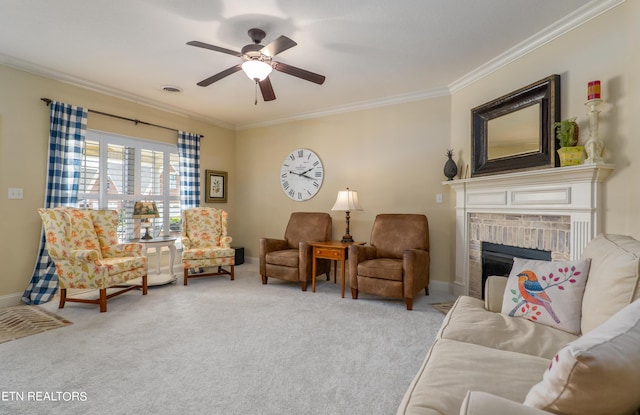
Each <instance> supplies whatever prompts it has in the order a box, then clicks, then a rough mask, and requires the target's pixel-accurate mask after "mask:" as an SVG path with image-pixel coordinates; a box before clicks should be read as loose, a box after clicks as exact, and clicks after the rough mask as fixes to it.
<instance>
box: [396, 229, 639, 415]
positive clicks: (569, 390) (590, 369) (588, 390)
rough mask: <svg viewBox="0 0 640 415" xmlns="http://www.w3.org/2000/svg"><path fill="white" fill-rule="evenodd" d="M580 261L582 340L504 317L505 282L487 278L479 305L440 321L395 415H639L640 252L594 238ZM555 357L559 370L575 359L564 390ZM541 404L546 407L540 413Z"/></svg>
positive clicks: (460, 304)
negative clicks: (584, 270) (585, 263)
mask: <svg viewBox="0 0 640 415" xmlns="http://www.w3.org/2000/svg"><path fill="white" fill-rule="evenodd" d="M583 258H590V259H591V265H590V269H589V273H588V278H587V282H586V286H585V289H584V294H583V296H582V313H581V320H580V324H581V331H582V336H580V337H578V336H576V335H574V334H570V333H567V332H564V331H561V330H558V329H556V328H552V327H549V326H545V325H542V324H539V323H536V322H533V321H530V320H527V319H524V318H521V317H509V316H507V315H505V314H502V313H501V312H500V311H501V308H502V301H503V295H504V291H505V287H506V283H507V279H506V278H503V277H490V278H489V279H488V281H487V286H486V292H485V300H484V301H482V300H479V299H475V298H471V297H466V296H462V297H459V298H458V300H457V301H456V303H455V304H454V306H453V308H452V309H451V311H450V312H449V313H448V314H447V316H446V317H445V319H444V322H443V324H442V327H441V328H440V331H439V333H438V335H437V337H436V340H435V342H434V344H433V345H432V347H431V348H430V350H429V351H428V353H427V356H426V358H425V360H424V363H423V364H422V367H420V369H419V371H418V373H417V375H416V376H415V378H414V380H413V381H412V383H411V384H410V386H409V389H408V390H407V392H406V393H405V396H404V398H403V400H402V402H401V404H400V407H399V408H398V411H397V414H402V415H409V414H474V415H479V414H548V413H559V414H569V413H575V414H578V413H579V414H584V413H606V414H616V413H622V414H631V413H633V412H634V410H635V409H637V408H639V407H640V390H639V389H638V386H637V385H638V384H640V383H639V382H640V334H638V332H640V329H638V326H640V323H638V321H639V320H640V302H635V303H634V301H635V300H636V299H637V298H638V297H640V287H639V275H640V269H639V268H640V242H639V241H636V240H635V239H633V238H631V237H627V236H621V235H599V236H598V237H596V238H594V239H593V240H592V241H591V242H590V243H589V244H588V246H587V247H586V249H585V250H584V252H583ZM632 303H633V304H632ZM630 321H631V322H630ZM621 326H624V327H622V328H621ZM616 330H617V331H616ZM611 331H613V334H611ZM620 332H622V333H623V335H619V333H620ZM590 333H591V334H590ZM634 336H635V337H634ZM602 339H604V340H602ZM607 339H608V341H609V343H602V341H607ZM601 340H602V341H601ZM585 342H586V343H587V344H588V347H587V348H585V347H583V346H584V344H583V343H585ZM594 342H596V343H597V344H595V345H594V344H593V343H594ZM612 342H622V343H621V344H618V343H615V344H613V345H611V344H612ZM625 342H626V343H625ZM581 344H583V345H582V346H581ZM603 344H604V345H603ZM630 345H631V346H630ZM581 347H582V350H583V351H582V352H576V349H580V348H581ZM625 347H626V348H629V347H630V349H631V351H630V352H628V351H627V350H626V349H625ZM584 350H587V352H584ZM621 350H623V351H624V352H621ZM563 353H564V354H563ZM601 355H604V357H602V356H601ZM558 356H562V359H561V361H560V363H562V364H567V363H566V361H567V360H569V359H570V358H575V359H577V360H576V362H577V363H576V362H573V363H574V365H573V366H571V369H570V370H569V371H568V372H567V373H566V376H567V378H566V379H565V380H566V382H565V383H562V382H560V381H559V380H558V379H557V378H554V376H557V375H558V371H561V370H563V368H562V367H561V366H560V363H557V362H556V361H557V360H558ZM576 356H577V357H576ZM565 357H566V358H565ZM607 359H608V360H607ZM552 360H553V364H556V367H554V368H553V371H552V368H551V366H552ZM612 362H613V363H612ZM616 370H617V372H616ZM594 377H595V379H594ZM550 385H551V386H550ZM534 388H535V390H533V389H534ZM553 388H556V389H558V390H559V391H556V390H554V389H553ZM556 393H557V395H555V394H556ZM631 395H633V396H631ZM525 399H527V405H525V404H524V402H525ZM545 399H546V400H549V401H550V402H547V403H545V404H544V405H542V404H539V402H540V401H541V400H542V401H544V400H545ZM536 400H537V401H538V404H537V406H535V405H536V404H535V402H536ZM532 402H534V406H535V407H532V406H529V405H532ZM541 405H542V406H541ZM634 405H635V406H634ZM543 409H544V410H543ZM548 411H549V412H548Z"/></svg>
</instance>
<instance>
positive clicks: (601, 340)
mask: <svg viewBox="0 0 640 415" xmlns="http://www.w3.org/2000/svg"><path fill="white" fill-rule="evenodd" d="M638 385H640V301H635V302H633V303H631V304H629V305H628V306H626V307H625V308H623V309H622V310H620V311H619V312H618V313H617V314H615V315H614V316H613V317H611V318H610V319H609V320H607V321H606V322H605V323H604V324H602V325H600V326H598V327H596V328H595V329H593V330H591V331H590V332H589V333H587V334H585V335H584V336H582V337H580V338H579V339H577V340H575V341H573V342H571V343H569V344H568V345H567V346H565V347H564V348H563V349H562V350H560V351H559V352H558V354H557V355H556V357H554V358H553V359H552V361H551V364H550V365H549V368H548V369H547V371H546V372H545V373H544V377H543V379H542V381H541V382H540V383H538V384H536V385H534V386H533V387H532V388H531V390H530V391H529V393H528V394H527V397H526V399H525V401H524V404H525V405H528V406H532V407H534V408H538V409H542V410H545V411H548V412H552V413H555V414H563V415H572V414H576V415H578V414H579V415H591V414H593V415H596V414H607V415H617V414H620V415H628V414H631V413H632V412H633V411H635V410H636V409H637V408H638V407H640V392H639V390H638Z"/></svg>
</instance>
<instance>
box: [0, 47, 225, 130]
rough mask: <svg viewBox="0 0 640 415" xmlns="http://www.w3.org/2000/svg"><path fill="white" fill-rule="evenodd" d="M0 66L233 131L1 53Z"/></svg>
mask: <svg viewBox="0 0 640 415" xmlns="http://www.w3.org/2000/svg"><path fill="white" fill-rule="evenodd" d="M0 64H1V65H5V66H8V67H10V68H14V69H17V70H20V71H24V72H28V73H31V74H34V75H38V76H42V77H45V78H49V79H53V80H55V81H59V82H62V83H65V84H69V85H73V86H77V87H81V88H84V89H88V90H91V91H95V92H99V93H101V94H104V95H108V96H111V97H114V98H118V99H123V100H126V101H129V102H133V103H136V104H142V105H144V106H147V107H150V108H154V109H157V110H160V111H164V112H169V113H172V114H175V115H180V116H183V117H187V118H191V119H194V120H198V121H202V122H206V123H208V124H213V125H217V126H219V127H222V128H226V129H229V130H233V129H235V125H233V124H230V123H227V122H224V121H220V120H217V119H214V118H209V117H203V116H202V115H200V114H196V113H194V112H191V111H185V110H183V109H181V108H178V107H174V106H171V105H166V104H162V103H160V102H158V101H154V100H152V99H148V98H143V97H140V96H137V95H134V94H131V93H128V92H126V91H122V90H120V89H116V88H111V87H108V86H105V85H102V84H98V83H95V82H91V81H88V80H86V79H82V78H78V77H77V76H71V75H69V74H66V73H63V72H59V71H55V70H53V69H50V68H46V67H44V66H40V65H36V64H34V63H31V62H27V61H25V60H22V59H17V58H14V57H11V56H7V55H4V54H2V53H0Z"/></svg>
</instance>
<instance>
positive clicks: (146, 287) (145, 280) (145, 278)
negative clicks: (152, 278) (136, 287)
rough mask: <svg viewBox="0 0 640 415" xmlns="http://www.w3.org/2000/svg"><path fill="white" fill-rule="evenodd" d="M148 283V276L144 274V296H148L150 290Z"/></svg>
mask: <svg viewBox="0 0 640 415" xmlns="http://www.w3.org/2000/svg"><path fill="white" fill-rule="evenodd" d="M148 281H149V280H148V278H147V274H144V275H143V276H142V295H147V289H148V288H149V285H148Z"/></svg>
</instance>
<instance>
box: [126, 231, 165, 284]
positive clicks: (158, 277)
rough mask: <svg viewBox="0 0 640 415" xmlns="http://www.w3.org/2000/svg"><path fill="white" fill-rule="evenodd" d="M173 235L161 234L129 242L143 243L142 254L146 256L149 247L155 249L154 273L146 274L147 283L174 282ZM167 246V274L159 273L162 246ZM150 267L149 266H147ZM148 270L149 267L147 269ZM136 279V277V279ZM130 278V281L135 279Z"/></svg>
mask: <svg viewBox="0 0 640 415" xmlns="http://www.w3.org/2000/svg"><path fill="white" fill-rule="evenodd" d="M176 239H177V238H175V237H173V236H161V237H158V238H153V239H132V240H131V241H129V242H137V243H141V244H142V245H143V249H142V254H143V255H144V256H147V251H148V250H149V248H154V249H155V254H156V273H155V274H152V273H151V272H149V273H148V275H147V285H148V286H151V285H163V284H168V283H170V282H174V281H175V280H176V276H175V274H174V272H173V263H174V261H175V259H176V245H175V242H176ZM165 246H166V247H167V248H169V253H170V255H171V256H170V257H169V274H168V275H167V274H161V273H160V259H161V256H162V248H163V247H165ZM149 268H150V267H149ZM149 270H150V269H149ZM136 280H137V279H136ZM136 280H132V281H136Z"/></svg>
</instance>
